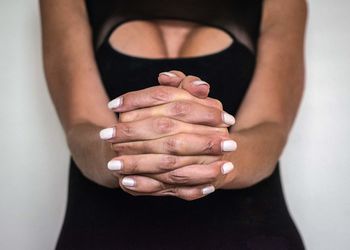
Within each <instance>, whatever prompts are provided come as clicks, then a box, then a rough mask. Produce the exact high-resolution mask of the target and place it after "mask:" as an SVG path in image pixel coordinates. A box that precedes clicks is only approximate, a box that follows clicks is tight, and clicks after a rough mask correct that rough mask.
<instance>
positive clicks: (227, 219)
mask: <svg viewBox="0 0 350 250" xmlns="http://www.w3.org/2000/svg"><path fill="white" fill-rule="evenodd" d="M86 6H87V10H88V14H89V21H90V24H91V28H92V31H93V43H94V49H95V57H96V63H97V65H98V68H99V73H100V76H101V79H102V81H103V84H104V87H105V89H106V92H107V94H108V96H109V98H110V99H113V98H115V97H117V96H119V95H121V94H124V93H126V92H129V91H133V90H138V89H143V88H147V87H150V86H154V85H158V83H157V76H158V73H160V72H162V71H169V70H172V69H177V70H181V71H183V72H184V73H185V74H191V75H195V76H198V77H200V78H201V79H203V80H205V81H208V82H209V83H210V84H211V88H210V94H209V96H210V97H213V98H216V99H219V100H220V101H221V102H222V103H223V106H224V110H226V111H227V112H229V113H231V114H233V115H235V114H236V113H237V111H238V109H239V107H240V104H241V102H242V100H243V98H244V96H245V94H246V92H247V90H248V87H249V84H250V81H251V79H252V76H253V73H254V69H255V62H256V57H255V54H256V53H255V51H256V47H257V46H256V44H257V41H258V36H259V26H260V19H261V12H262V1H256V0H250V1H243V0H242V1H235V0H231V1H230V0H221V1H209V0H208V1H207V0H201V1H199V0H178V1H170V0H150V1H137V0H129V1H119V0H114V1H113V0H103V1H98V0H87V1H86ZM152 18H158V19H179V20H187V21H193V22H197V23H200V24H203V25H208V26H215V27H218V28H220V29H222V30H224V31H226V32H227V33H228V34H230V35H231V36H232V38H234V42H233V43H232V44H231V45H230V46H229V47H227V48H225V49H223V50H221V51H219V52H216V53H212V54H208V55H203V56H197V57H185V58H156V59H151V58H142V57H137V56H130V55H126V54H124V53H121V52H118V51H117V50H115V49H113V47H112V46H111V45H110V44H109V42H108V39H109V36H110V35H111V33H112V32H113V31H114V30H115V28H116V27H117V26H119V25H120V24H122V23H124V22H127V21H129V20H136V19H138V20H139V19H152ZM56 249H141V250H143V249H152V250H153V249H155V250H157V249H215V250H216V249H269V250H270V249H304V246H303V242H302V239H301V237H300V235H299V233H298V230H297V228H296V227H295V224H294V223H293V220H292V218H291V217H290V214H289V212H288V209H287V206H286V203H285V199H284V196H283V191H282V187H281V182H280V175H279V162H278V163H277V165H276V168H275V171H274V172H273V174H272V175H271V176H270V177H268V178H267V179H265V180H263V181H261V182H260V183H258V184H256V185H254V186H252V187H249V188H245V189H239V190H223V189H217V190H215V192H214V193H212V194H209V195H207V196H205V197H203V198H201V199H197V200H194V201H185V200H182V199H179V198H176V197H172V196H162V197H155V196H132V195H130V194H128V193H126V192H124V191H123V190H122V189H108V188H105V187H102V186H99V185H97V184H95V183H94V182H92V181H90V180H88V179H87V178H85V177H84V176H83V175H82V174H81V172H80V171H79V169H78V167H77V166H76V164H75V162H74V161H73V159H72V158H71V160H70V174H69V193H68V204H67V209H66V215H65V219H64V223H63V226H62V229H61V233H60V236H59V239H58V242H57V245H56Z"/></svg>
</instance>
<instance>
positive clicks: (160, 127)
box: [100, 116, 227, 143]
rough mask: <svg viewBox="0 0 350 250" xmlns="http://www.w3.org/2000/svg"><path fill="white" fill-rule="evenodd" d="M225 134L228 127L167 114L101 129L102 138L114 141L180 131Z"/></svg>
mask: <svg viewBox="0 0 350 250" xmlns="http://www.w3.org/2000/svg"><path fill="white" fill-rule="evenodd" d="M181 132H184V133H197V134H213V133H219V134H225V133H227V129H224V128H218V127H210V126H205V125H197V124H191V123H186V122H182V121H178V120H175V119H172V118H169V117H165V116H159V117H158V116H157V117H149V118H146V119H144V120H138V121H134V122H119V123H117V124H115V125H114V126H113V127H110V128H105V129H102V130H101V131H100V138H101V139H103V140H107V141H109V142H112V143H120V142H126V141H141V140H152V139H157V138H160V137H164V136H169V135H174V134H178V133H181Z"/></svg>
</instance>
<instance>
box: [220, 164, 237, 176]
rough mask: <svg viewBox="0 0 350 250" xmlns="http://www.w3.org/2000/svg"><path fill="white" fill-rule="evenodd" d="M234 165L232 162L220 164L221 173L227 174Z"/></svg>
mask: <svg viewBox="0 0 350 250" xmlns="http://www.w3.org/2000/svg"><path fill="white" fill-rule="evenodd" d="M233 168H234V166H233V164H232V162H226V163H225V164H224V165H222V167H221V172H222V173H223V174H227V173H229V172H231V171H232V170H233Z"/></svg>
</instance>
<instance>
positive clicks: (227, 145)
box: [221, 140, 237, 152]
mask: <svg viewBox="0 0 350 250" xmlns="http://www.w3.org/2000/svg"><path fill="white" fill-rule="evenodd" d="M236 148H237V143H236V142H235V141H233V140H225V141H222V142H221V150H222V151H225V152H228V151H235V150H236Z"/></svg>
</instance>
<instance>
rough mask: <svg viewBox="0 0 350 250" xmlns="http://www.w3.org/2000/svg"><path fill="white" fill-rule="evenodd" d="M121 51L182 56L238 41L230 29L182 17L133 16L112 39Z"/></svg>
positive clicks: (111, 41)
mask: <svg viewBox="0 0 350 250" xmlns="http://www.w3.org/2000/svg"><path fill="white" fill-rule="evenodd" d="M108 42H109V43H110V44H111V46H112V47H113V48H114V49H115V50H118V51H119V52H121V53H124V54H127V55H131V56H137V57H145V58H181V57H196V56H202V55H208V54H213V53H216V52H219V51H221V50H224V49H225V48H227V47H228V46H230V44H231V43H233V42H235V41H233V39H232V36H231V35H229V34H228V33H227V32H226V31H224V30H222V29H220V28H217V27H213V26H203V25H201V24H198V23H195V22H190V21H182V20H168V19H158V20H131V21H128V22H125V23H123V24H121V25H120V26H118V27H117V28H115V30H114V31H113V32H112V33H111V36H110V37H109V39H108Z"/></svg>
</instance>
